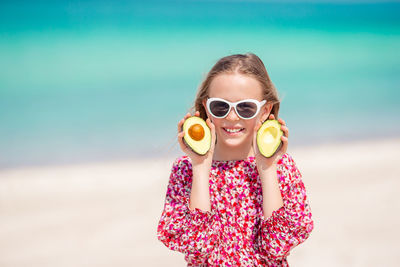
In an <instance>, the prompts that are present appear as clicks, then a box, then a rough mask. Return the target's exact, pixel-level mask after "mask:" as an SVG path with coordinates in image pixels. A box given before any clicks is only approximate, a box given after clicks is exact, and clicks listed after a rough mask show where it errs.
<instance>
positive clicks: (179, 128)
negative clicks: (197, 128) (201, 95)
mask: <svg viewBox="0 0 400 267" xmlns="http://www.w3.org/2000/svg"><path fill="white" fill-rule="evenodd" d="M184 122H185V120H184V119H182V120H180V121H179V122H178V133H179V132H180V131H182V125H183V123H184Z"/></svg>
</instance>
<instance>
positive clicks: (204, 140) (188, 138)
mask: <svg viewBox="0 0 400 267" xmlns="http://www.w3.org/2000/svg"><path fill="white" fill-rule="evenodd" d="M183 131H184V132H185V135H184V136H183V140H184V141H185V143H186V144H187V145H188V147H190V148H191V149H192V150H193V151H194V152H196V153H197V154H199V155H204V154H206V153H207V152H208V150H210V147H211V131H210V128H208V126H207V124H206V122H205V121H204V120H203V119H202V118H199V117H196V116H193V117H190V118H188V119H186V120H185V122H184V124H183Z"/></svg>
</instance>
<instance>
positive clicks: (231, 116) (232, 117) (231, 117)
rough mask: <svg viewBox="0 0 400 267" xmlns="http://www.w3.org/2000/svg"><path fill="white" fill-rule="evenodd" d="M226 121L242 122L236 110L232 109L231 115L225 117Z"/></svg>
mask: <svg viewBox="0 0 400 267" xmlns="http://www.w3.org/2000/svg"><path fill="white" fill-rule="evenodd" d="M225 119H227V120H230V121H238V120H240V118H239V116H238V115H237V114H236V110H235V109H234V108H231V110H230V111H229V113H228V115H227V116H226V117H225Z"/></svg>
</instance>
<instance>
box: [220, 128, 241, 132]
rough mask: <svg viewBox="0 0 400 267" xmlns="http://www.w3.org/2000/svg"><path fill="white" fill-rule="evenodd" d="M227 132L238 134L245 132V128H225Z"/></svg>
mask: <svg viewBox="0 0 400 267" xmlns="http://www.w3.org/2000/svg"><path fill="white" fill-rule="evenodd" d="M224 129H225V130H226V131H227V132H229V133H238V132H240V131H241V130H243V128H240V129H229V128H224Z"/></svg>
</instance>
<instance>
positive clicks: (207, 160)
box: [178, 111, 216, 166]
mask: <svg viewBox="0 0 400 267" xmlns="http://www.w3.org/2000/svg"><path fill="white" fill-rule="evenodd" d="M194 115H195V116H197V117H200V112H199V111H196V112H195V114H194ZM191 116H192V115H191V114H190V113H187V114H186V115H185V117H184V118H183V119H182V120H180V121H179V123H178V142H179V145H180V147H181V149H182V151H183V152H184V153H185V154H186V155H188V157H189V158H190V159H191V160H192V164H193V165H201V164H207V165H209V166H211V163H212V158H213V155H214V147H215V140H216V137H215V127H214V124H213V123H212V122H211V121H210V119H209V118H207V120H206V123H207V126H208V127H209V128H210V130H211V147H210V150H209V151H208V152H207V153H206V154H205V155H199V154H197V153H195V152H193V150H191V149H190V148H189V147H188V146H187V145H186V144H185V143H184V141H183V136H184V135H185V132H184V131H183V129H182V126H183V123H184V122H185V120H186V119H188V118H189V117H191Z"/></svg>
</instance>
